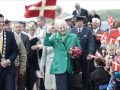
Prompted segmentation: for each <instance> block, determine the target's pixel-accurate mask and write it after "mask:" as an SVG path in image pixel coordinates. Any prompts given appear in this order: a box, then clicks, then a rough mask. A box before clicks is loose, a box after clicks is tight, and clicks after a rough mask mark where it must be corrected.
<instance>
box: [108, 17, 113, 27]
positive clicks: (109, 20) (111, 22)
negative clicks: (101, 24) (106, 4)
mask: <svg viewBox="0 0 120 90" xmlns="http://www.w3.org/2000/svg"><path fill="white" fill-rule="evenodd" d="M108 24H109V26H110V29H111V28H112V25H113V18H112V16H108Z"/></svg>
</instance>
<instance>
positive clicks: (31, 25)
mask: <svg viewBox="0 0 120 90" xmlns="http://www.w3.org/2000/svg"><path fill="white" fill-rule="evenodd" d="M36 28H37V25H36V23H35V22H29V23H27V25H26V30H36Z"/></svg>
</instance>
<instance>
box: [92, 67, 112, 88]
mask: <svg viewBox="0 0 120 90" xmlns="http://www.w3.org/2000/svg"><path fill="white" fill-rule="evenodd" d="M110 77H111V76H110V74H109V72H107V71H106V70H105V69H104V68H103V67H98V68H97V69H96V70H95V71H93V72H92V73H91V74H90V81H91V85H92V90H99V86H100V85H106V84H108V83H109V80H110Z"/></svg>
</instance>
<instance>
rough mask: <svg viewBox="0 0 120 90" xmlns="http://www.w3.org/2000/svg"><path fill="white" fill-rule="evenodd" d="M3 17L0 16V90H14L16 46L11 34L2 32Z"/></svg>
mask: <svg viewBox="0 0 120 90" xmlns="http://www.w3.org/2000/svg"><path fill="white" fill-rule="evenodd" d="M4 24H5V22H4V16H3V15H2V14H0V39H2V40H0V41H2V42H0V54H1V59H0V90H15V65H14V61H15V59H16V57H17V54H18V53H17V52H18V49H17V44H16V41H15V38H14V35H13V33H12V32H9V31H6V30H4V28H5V26H4Z"/></svg>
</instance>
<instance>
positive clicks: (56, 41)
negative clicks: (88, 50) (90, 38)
mask: <svg viewBox="0 0 120 90" xmlns="http://www.w3.org/2000/svg"><path fill="white" fill-rule="evenodd" d="M64 41H65V46H64V45H63V43H62V38H61V35H60V34H59V33H56V34H55V35H52V36H51V34H50V33H46V36H45V38H44V42H43V43H44V45H45V46H53V48H54V58H53V63H52V65H51V70H50V73H51V74H62V73H64V72H66V71H68V72H69V73H72V66H71V63H70V60H69V58H68V51H69V49H70V48H71V47H72V46H78V47H80V43H79V40H78V38H77V35H75V34H72V33H67V35H66V38H65V39H64Z"/></svg>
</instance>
